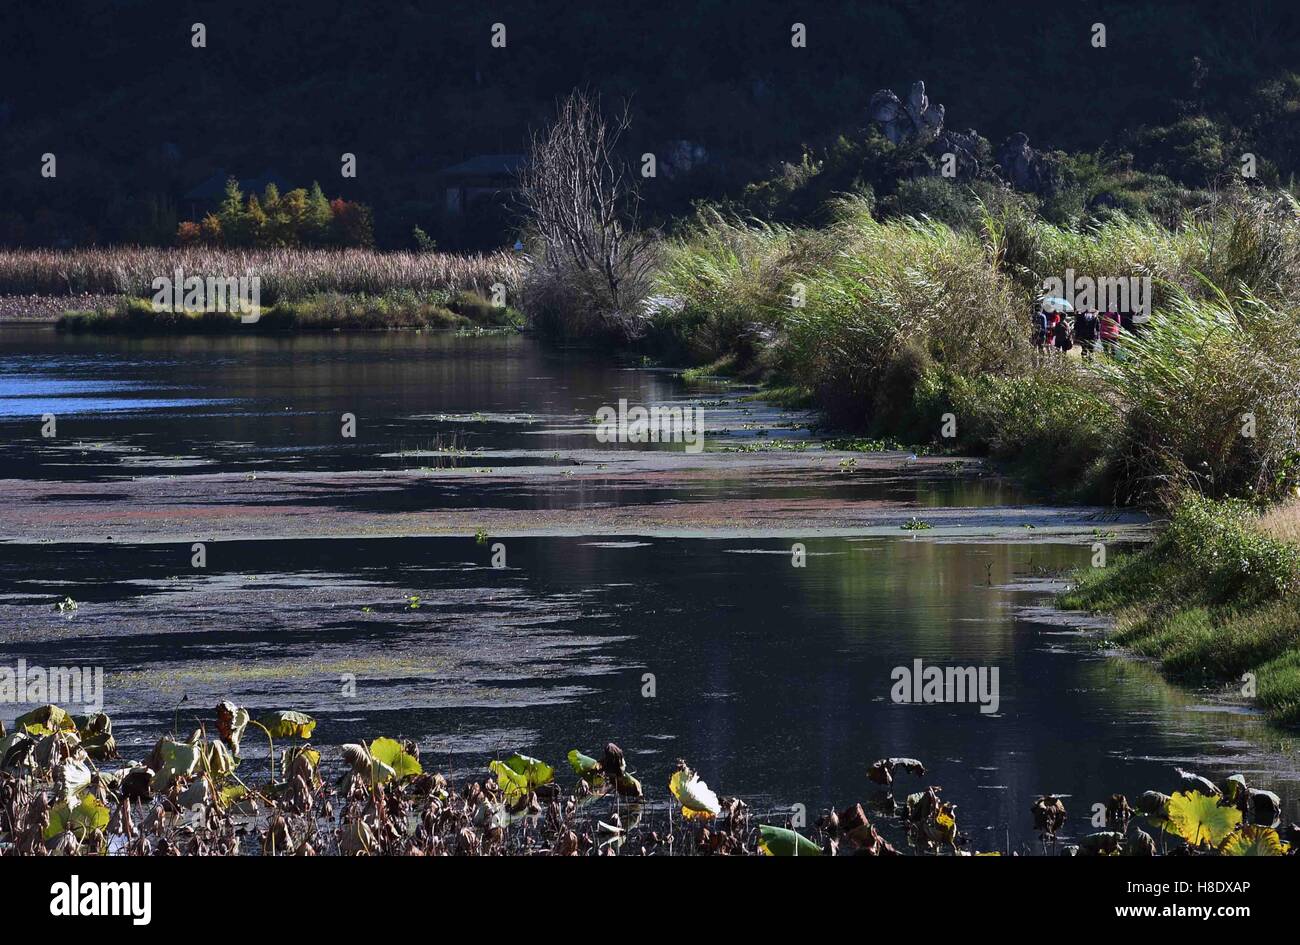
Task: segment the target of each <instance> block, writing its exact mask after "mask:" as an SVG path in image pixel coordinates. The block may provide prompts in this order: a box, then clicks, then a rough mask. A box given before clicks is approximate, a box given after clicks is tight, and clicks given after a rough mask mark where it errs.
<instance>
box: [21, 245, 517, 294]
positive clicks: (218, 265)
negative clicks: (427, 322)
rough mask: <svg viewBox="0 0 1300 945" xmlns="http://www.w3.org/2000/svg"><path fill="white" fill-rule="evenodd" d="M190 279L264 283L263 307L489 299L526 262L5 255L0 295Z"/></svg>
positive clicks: (370, 253) (159, 252)
mask: <svg viewBox="0 0 1300 945" xmlns="http://www.w3.org/2000/svg"><path fill="white" fill-rule="evenodd" d="M177 268H180V269H181V270H183V271H184V273H185V275H186V276H187V277H188V276H204V277H206V276H208V275H212V276H219V277H226V278H228V277H238V276H241V275H250V276H251V275H255V276H258V277H259V278H260V279H261V293H262V301H263V303H265V304H270V303H275V302H278V301H292V300H298V299H305V298H308V297H310V296H313V295H317V294H320V293H324V292H335V293H340V294H357V295H370V296H379V295H383V294H385V293H387V292H392V291H395V290H407V291H412V292H419V293H427V292H433V291H450V292H456V291H460V290H470V291H476V292H479V293H483V294H487V293H489V292H490V287H491V286H492V285H494V284H496V283H501V284H502V285H504V286H505V287H506V290H507V293H508V294H510V295H512V296H513V290H514V289H515V288H516V287H517V285H518V283H519V279H520V276H521V274H522V270H523V261H522V260H521V259H520V257H519V256H517V255H515V254H513V253H509V252H493V253H476V254H465V255H460V254H454V253H425V252H379V251H376V250H369V249H218V248H211V247H201V246H200V247H177V248H163V249H159V248H149V247H114V248H91V249H75V250H50V249H33V250H4V251H0V295H28V296H30V295H75V294H82V293H94V294H104V295H125V296H134V297H141V298H143V297H148V296H150V295H152V294H153V289H152V283H153V280H154V279H156V278H159V277H160V276H167V277H169V278H170V277H172V275H173V273H174V272H175V270H176V269H177Z"/></svg>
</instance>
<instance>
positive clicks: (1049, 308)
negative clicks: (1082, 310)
mask: <svg viewBox="0 0 1300 945" xmlns="http://www.w3.org/2000/svg"><path fill="white" fill-rule="evenodd" d="M1039 304H1040V305H1042V306H1043V311H1045V312H1073V311H1074V306H1073V305H1071V304H1070V303H1069V302H1068V301H1067V300H1065V299H1063V298H1061V297H1060V296H1059V295H1049V296H1047V297H1046V298H1044V299H1043V300H1042V302H1040V303H1039Z"/></svg>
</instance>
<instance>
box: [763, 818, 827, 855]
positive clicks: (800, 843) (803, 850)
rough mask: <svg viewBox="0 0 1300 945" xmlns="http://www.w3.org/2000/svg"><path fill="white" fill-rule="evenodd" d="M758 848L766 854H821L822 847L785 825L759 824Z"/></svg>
mask: <svg viewBox="0 0 1300 945" xmlns="http://www.w3.org/2000/svg"><path fill="white" fill-rule="evenodd" d="M758 834H759V840H758V848H759V849H760V850H762V851H763V852H764V853H766V854H767V855H768V856H821V855H822V848H821V847H819V846H817V844H815V843H813V842H812V841H811V840H809V839H808V838H807V837H805V836H804V835H803V834H801V833H798V832H797V831H794V830H789V829H787V828H785V827H772V826H769V825H768V824H761V825H760V826H759V828H758Z"/></svg>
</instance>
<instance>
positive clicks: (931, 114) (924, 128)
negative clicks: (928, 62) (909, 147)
mask: <svg viewBox="0 0 1300 945" xmlns="http://www.w3.org/2000/svg"><path fill="white" fill-rule="evenodd" d="M869 114H870V116H871V120H872V121H878V122H880V124H881V126H882V127H883V129H884V132H885V137H887V138H888V139H889V140H890V141H892V142H893V143H894V144H902V143H903V142H904V141H919V142H921V143H929V142H931V141H933V140H934V139H935V138H936V137H938V135H939V133H940V132H941V131H942V130H943V106H942V105H937V104H936V105H931V104H930V99H929V98H927V97H926V94H925V83H924V82H921V81H917V82H913V83H912V91H911V92H910V93H908V96H907V101H906V102H904V101H901V100H900V99H899V97H898V96H897V95H895V94H894V93H893V92H891V91H890V90H889V89H881V90H880V91H878V92H877V93H876V94H875V95H873V96H871V107H870V112H869Z"/></svg>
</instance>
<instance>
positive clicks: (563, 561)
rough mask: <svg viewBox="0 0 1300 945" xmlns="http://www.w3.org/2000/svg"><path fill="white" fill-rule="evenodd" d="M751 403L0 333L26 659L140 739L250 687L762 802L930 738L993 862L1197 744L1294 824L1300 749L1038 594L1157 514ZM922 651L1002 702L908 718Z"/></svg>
mask: <svg viewBox="0 0 1300 945" xmlns="http://www.w3.org/2000/svg"><path fill="white" fill-rule="evenodd" d="M742 394H743V392H739V393H738V392H736V391H734V390H730V389H724V388H717V387H702V388H701V387H696V388H689V387H687V386H684V385H683V384H682V382H681V381H680V380H678V379H676V378H674V377H673V376H672V375H670V374H668V373H666V372H662V371H651V370H645V369H642V368H638V367H635V366H631V365H611V364H610V363H608V360H607V359H606V361H605V362H602V361H601V360H600V359H598V358H597V357H596V356H594V355H590V354H583V353H580V352H556V351H548V350H546V349H544V348H542V347H540V346H538V345H537V344H535V343H534V342H532V341H531V340H529V339H526V338H522V337H506V336H481V337H474V336H454V335H446V334H441V335H439V334H429V333H426V334H422V335H415V334H410V333H400V334H397V333H395V334H387V335H342V336H298V337H288V338H271V337H248V338H219V339H216V338H214V339H208V338H197V339H195V338H191V339H153V340H139V339H135V340H133V339H114V338H90V339H87V338H60V337H59V336H57V335H55V334H54V333H53V332H52V331H50V330H48V329H33V328H27V329H0V431H2V432H3V434H4V438H3V443H2V444H0V477H3V478H4V480H5V481H4V482H3V483H2V484H0V485H2V486H3V489H4V492H3V494H4V498H3V499H0V539H3V543H0V664H3V665H10V666H12V665H13V664H14V663H16V661H17V660H18V659H25V660H27V662H28V663H30V664H36V665H44V666H49V665H102V666H103V667H104V668H105V672H106V693H105V707H106V710H107V711H109V712H110V714H112V715H113V717H114V719H115V722H116V731H117V733H118V736H119V741H120V742H121V743H123V744H124V745H125V746H128V753H131V754H140V753H142V751H141V749H142V748H143V747H144V746H145V745H147V744H149V743H151V741H152V739H153V738H154V737H155V736H156V735H157V734H158V732H159V731H160V730H161V729H162V728H165V727H170V726H171V725H172V724H173V720H174V719H175V718H177V717H179V719H180V724H181V726H182V727H186V725H187V724H190V723H189V722H187V719H191V718H192V717H193V716H194V715H196V714H197V715H201V716H202V717H204V718H206V717H208V716H210V714H211V707H212V706H213V705H214V704H215V703H216V702H217V701H218V700H220V699H223V698H230V699H232V700H234V701H235V702H238V703H241V704H247V705H249V706H253V707H259V708H294V709H301V710H303V711H307V712H310V713H311V714H313V715H315V716H316V717H317V718H318V719H319V720H320V724H319V727H318V729H317V734H316V740H318V741H320V742H322V743H324V744H337V743H342V742H345V741H348V740H356V739H358V738H361V737H363V736H365V737H370V736H374V735H379V734H389V735H403V736H409V737H412V738H414V739H416V740H417V741H418V742H419V744H420V746H421V750H422V753H423V754H424V755H425V760H426V763H427V764H428V765H429V766H438V767H444V768H449V769H450V770H452V771H454V772H457V773H461V774H468V773H471V772H472V771H474V770H476V769H477V768H478V766H479V765H480V764H482V763H483V762H484V761H486V760H487V758H488V757H489V756H490V755H492V754H493V753H497V752H510V751H514V750H521V751H525V752H528V753H530V754H535V755H539V756H541V757H543V758H547V759H549V760H551V761H552V762H553V763H554V762H559V761H561V759H562V756H563V753H564V752H565V751H567V749H569V748H572V747H579V748H582V749H584V750H586V751H588V752H592V751H595V750H596V749H598V748H599V747H600V746H601V745H603V743H604V742H605V741H607V740H610V739H613V740H615V741H618V742H619V743H620V744H621V745H622V746H623V747H624V748H625V749H626V750H627V752H628V756H629V761H630V763H631V765H632V767H633V768H634V769H636V771H637V773H638V774H639V776H641V777H642V779H643V780H644V781H646V782H647V786H648V787H649V788H650V790H651V791H652V792H653V793H662V791H661V790H660V789H661V788H662V786H663V783H664V782H666V780H667V776H668V773H669V771H670V770H671V768H672V765H673V761H674V759H676V758H677V757H684V758H687V759H689V760H690V762H691V763H692V765H693V766H695V767H696V768H698V769H699V770H700V771H701V773H702V775H703V776H704V777H705V779H706V780H707V781H708V782H709V783H710V785H711V786H713V787H715V788H716V789H718V790H719V791H721V792H723V793H727V794H735V795H739V796H741V797H743V798H745V799H746V800H748V801H749V802H750V803H751V804H752V805H754V806H755V807H756V808H758V809H760V810H771V809H777V808H787V809H788V807H789V806H790V805H791V804H795V803H802V804H805V805H807V807H808V809H809V810H810V811H816V810H818V809H821V808H823V807H827V806H830V805H832V804H834V805H840V806H842V805H845V804H848V803H850V802H853V801H856V800H859V799H862V798H863V797H865V796H866V795H867V794H868V793H869V791H868V790H867V789H868V787H869V785H868V784H867V782H866V779H865V774H864V772H865V769H866V766H867V765H868V764H869V763H870V762H871V761H872V760H874V759H875V758H877V757H881V756H885V755H913V756H916V757H919V758H921V759H922V760H923V761H924V762H925V763H926V765H927V767H928V768H929V769H930V774H928V775H927V777H926V779H925V782H924V783H933V784H941V785H943V786H944V788H945V795H944V796H945V798H946V799H948V800H951V801H955V802H956V803H957V804H958V816H959V824H960V825H961V827H962V829H963V830H964V831H966V832H968V833H971V834H972V836H973V837H974V838H975V840H976V842H977V844H979V845H981V846H991V845H998V846H1001V845H1002V844H1003V843H1005V842H1007V841H1008V840H1009V841H1010V842H1011V843H1012V844H1020V843H1027V842H1030V841H1031V840H1032V838H1033V833H1032V829H1031V824H1030V819H1029V814H1028V810H1029V806H1030V804H1031V803H1032V801H1033V799H1034V797H1035V796H1036V795H1037V794H1039V793H1042V792H1047V791H1052V792H1060V793H1065V794H1069V795H1071V797H1072V798H1073V800H1072V801H1071V800H1067V805H1068V806H1069V807H1070V809H1071V813H1072V817H1071V822H1070V825H1069V832H1070V833H1071V834H1079V833H1084V832H1088V831H1090V830H1091V829H1092V828H1091V826H1090V825H1089V824H1088V822H1087V820H1086V816H1085V815H1086V813H1087V812H1088V810H1089V808H1090V806H1091V804H1092V803H1094V802H1097V801H1103V800H1105V798H1107V797H1108V796H1109V795H1110V794H1111V793H1114V792H1122V793H1125V794H1128V795H1129V796H1130V797H1132V796H1133V795H1135V794H1138V793H1140V792H1141V791H1143V790H1147V789H1159V790H1164V791H1166V792H1167V791H1169V790H1171V789H1173V788H1175V787H1177V781H1176V778H1175V774H1174V768H1175V766H1182V767H1187V768H1192V769H1194V770H1198V771H1200V772H1201V773H1204V774H1207V775H1211V776H1218V775H1222V774H1228V773H1235V772H1238V771H1240V772H1242V773H1245V774H1246V775H1247V777H1248V778H1250V780H1251V781H1252V783H1257V784H1259V785H1261V786H1268V787H1272V788H1273V789H1274V790H1277V791H1278V792H1279V793H1281V794H1282V795H1283V797H1284V799H1285V801H1286V804H1287V813H1288V815H1289V816H1290V817H1291V819H1300V806H1298V802H1300V772H1298V771H1297V768H1300V763H1298V762H1297V756H1296V750H1295V745H1294V742H1293V738H1292V736H1290V735H1287V734H1286V733H1281V732H1278V731H1276V730H1274V729H1271V728H1269V727H1268V726H1266V725H1265V724H1263V723H1262V722H1261V720H1260V719H1259V718H1258V717H1256V716H1254V715H1253V714H1251V713H1249V712H1246V711H1244V710H1242V709H1241V708H1239V707H1236V706H1234V705H1232V704H1231V703H1230V702H1225V701H1224V700H1222V699H1221V698H1219V697H1218V695H1217V694H1215V693H1189V692H1187V691H1185V690H1180V689H1177V688H1175V687H1172V686H1170V685H1168V684H1166V683H1165V682H1164V681H1163V680H1162V679H1161V678H1160V676H1159V675H1158V674H1157V673H1156V672H1155V670H1154V669H1153V668H1152V667H1151V666H1149V665H1147V664H1145V663H1142V662H1139V661H1133V660H1129V659H1125V658H1120V657H1117V656H1115V655H1114V654H1111V653H1109V652H1107V651H1106V650H1104V649H1103V648H1102V647H1101V645H1100V642H1099V635H1098V634H1097V633H1096V632H1095V630H1089V629H1087V628H1086V627H1084V628H1083V629H1080V625H1081V623H1086V622H1082V621H1079V620H1078V619H1077V618H1071V619H1069V620H1063V619H1062V617H1061V615H1059V614H1057V613H1055V612H1053V611H1052V610H1051V609H1050V608H1049V607H1048V606H1047V604H1048V603H1049V602H1050V596H1051V593H1052V591H1053V590H1054V589H1055V585H1053V584H1052V583H1050V578H1051V576H1052V575H1058V574H1060V573H1061V572H1063V571H1064V570H1066V569H1069V568H1072V567H1077V566H1082V565H1086V564H1087V563H1088V562H1089V560H1090V558H1091V556H1092V553H1093V551H1092V546H1093V543H1094V542H1096V541H1103V542H1106V543H1108V544H1110V545H1112V546H1115V547H1116V548H1117V547H1118V546H1119V545H1120V544H1122V543H1123V542H1124V541H1125V540H1130V539H1133V538H1135V537H1138V536H1139V535H1140V528H1141V523H1140V522H1139V521H1137V520H1136V519H1135V518H1134V517H1132V516H1116V515H1114V514H1113V513H1110V512H1106V511H1104V510H1099V509H1057V508H1053V507H1051V506H1048V505H1044V504H1042V503H1040V502H1037V501H1036V500H1035V499H1034V497H1033V496H1029V495H1026V494H1024V493H1023V492H1022V491H1021V490H1020V489H1018V488H1017V487H1016V486H1015V485H1014V484H1012V483H1008V482H1006V481H1004V480H1001V479H999V478H997V477H996V476H993V475H991V474H989V473H988V472H987V471H986V470H981V468H980V467H979V465H978V464H977V463H973V462H968V463H965V464H963V465H961V466H955V465H954V464H953V462H952V461H951V460H950V459H947V458H928V457H920V458H916V459H913V458H911V457H908V456H906V455H903V454H884V455H863V454H859V455H857V456H849V455H848V454H838V453H832V452H829V451H822V450H820V449H817V448H815V447H814V448H809V449H807V450H806V451H800V450H797V449H793V448H790V444H791V443H803V442H805V441H809V442H811V441H810V440H809V433H808V431H807V429H806V424H807V421H808V418H806V417H804V416H802V415H799V414H790V413H786V412H783V411H780V410H777V409H775V408H772V407H769V406H766V405H763V404H759V403H754V402H752V401H748V400H745V399H743V396H742ZM620 397H627V398H628V399H629V400H632V401H634V402H641V403H654V402H662V401H673V402H681V403H699V404H701V405H703V406H704V408H705V416H706V419H707V422H708V426H709V442H708V446H709V449H708V451H707V452H705V453H703V454H701V455H699V456H695V457H690V456H687V455H685V454H682V453H681V452H680V447H677V449H676V450H674V449H673V448H672V447H664V446H654V447H639V446H630V445H600V444H596V443H595V442H594V437H593V436H592V427H591V417H592V416H593V415H594V413H595V411H596V410H597V409H598V408H599V407H600V406H602V405H604V404H611V403H617V401H618V399H619V398H620ZM285 408H288V409H285ZM344 412H352V413H354V414H355V415H356V416H357V418H358V427H359V435H358V437H356V438H355V440H344V439H341V438H340V437H339V435H338V434H339V429H338V420H339V415H340V414H341V413H344ZM43 413H54V414H55V415H56V417H57V418H58V428H59V432H58V436H57V437H55V438H52V439H46V438H42V437H41V436H40V423H41V421H40V415H41V414H43ZM769 439H779V440H781V441H782V442H783V443H785V444H786V445H785V448H782V449H778V450H775V451H767V452H748V451H744V450H746V448H747V447H749V446H751V445H752V444H754V443H756V442H760V441H766V440H769ZM414 444H424V446H422V447H421V446H416V445H414ZM448 444H452V445H451V446H450V447H449V445H448ZM913 516H916V517H919V518H922V519H924V520H925V521H927V522H929V523H931V524H934V525H935V526H936V527H935V528H933V529H929V530H924V531H916V532H908V531H904V530H902V529H900V528H899V525H900V524H901V523H902V522H905V521H907V520H908V519H909V518H911V517H913ZM479 529H482V530H483V531H484V532H485V537H486V540H484V541H478V540H476V539H475V538H474V537H473V535H474V533H475V532H476V531H477V530H479ZM253 539H256V540H253ZM195 541H203V542H205V544H206V555H207V566H206V568H203V569H197V568H194V567H192V566H191V557H192V546H193V542H195ZM795 542H800V543H802V545H803V546H804V550H805V552H806V558H805V560H804V566H803V567H794V566H792V554H791V548H792V545H793V544H794V543H795ZM498 544H499V545H500V546H501V551H502V552H503V553H504V555H505V562H504V567H493V561H492V558H493V554H494V551H495V550H496V549H495V548H494V546H496V545H498ZM64 597H71V598H73V599H74V600H75V601H77V602H78V608H77V609H76V611H75V612H72V613H70V614H61V613H59V612H57V611H56V610H55V609H54V607H53V605H54V602H55V601H56V600H61V599H63V598H64ZM918 659H919V660H922V661H923V664H924V665H937V666H974V667H982V668H985V669H986V670H992V669H993V668H996V669H997V671H998V679H999V690H998V703H999V704H998V706H997V711H996V712H994V713H984V712H981V711H980V705H978V704H976V703H972V702H963V703H948V704H930V705H924V704H922V705H915V704H912V705H909V704H900V703H896V702H895V701H893V699H892V698H891V689H892V688H893V686H894V682H893V675H892V674H893V672H894V670H895V669H896V668H898V667H911V666H913V665H914V661H915V660H918ZM648 675H649V676H652V677H653V684H654V695H653V697H648V696H647V695H645V690H646V687H647V676H648ZM351 680H354V681H355V695H347V694H345V692H344V690H345V688H346V686H347V683H348V681H351ZM182 700H183V701H182ZM24 710H25V707H24V706H14V705H0V718H3V719H4V720H5V721H6V722H8V721H10V720H12V718H13V717H15V716H16V715H18V714H20V713H21V712H22V711H24ZM246 745H247V746H248V747H247V752H248V755H249V759H250V760H249V762H247V763H255V761H256V759H257V758H258V756H259V755H258V753H259V752H262V753H263V754H264V749H263V748H262V746H259V745H256V744H249V742H246ZM901 777H902V779H903V780H902V781H901V783H900V787H901V788H904V789H910V788H911V787H912V786H913V782H910V781H908V780H907V779H908V778H910V776H908V775H902V776H901ZM916 784H917V785H918V786H919V785H920V784H921V782H916Z"/></svg>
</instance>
